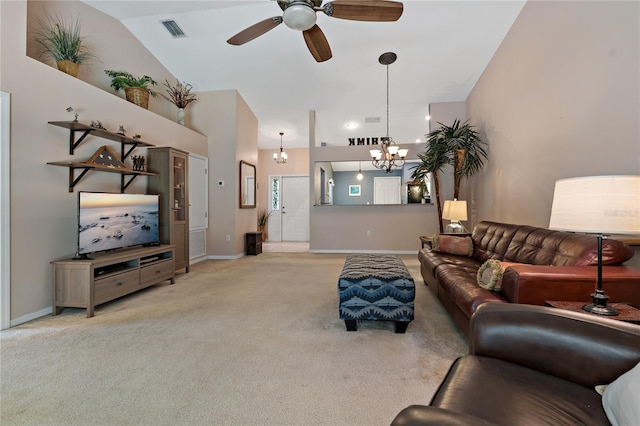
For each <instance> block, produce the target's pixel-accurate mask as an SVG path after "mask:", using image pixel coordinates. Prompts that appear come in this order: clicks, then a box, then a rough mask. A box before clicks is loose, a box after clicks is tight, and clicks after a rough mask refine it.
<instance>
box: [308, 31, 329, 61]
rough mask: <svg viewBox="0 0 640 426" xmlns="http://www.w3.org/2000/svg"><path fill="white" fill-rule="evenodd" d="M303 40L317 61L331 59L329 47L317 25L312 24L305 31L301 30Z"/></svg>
mask: <svg viewBox="0 0 640 426" xmlns="http://www.w3.org/2000/svg"><path fill="white" fill-rule="evenodd" d="M302 35H303V36H304V41H305V42H306V43H307V47H308V48H309V52H311V54H312V55H313V57H314V58H315V60H316V61H317V62H324V61H327V60H329V59H331V56H333V55H332V54H331V47H329V42H328V41H327V38H326V37H325V36H324V33H323V32H322V30H321V29H320V27H319V26H317V25H314V26H313V27H311V28H309V29H308V30H306V31H303V32H302Z"/></svg>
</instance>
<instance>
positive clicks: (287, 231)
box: [282, 176, 309, 241]
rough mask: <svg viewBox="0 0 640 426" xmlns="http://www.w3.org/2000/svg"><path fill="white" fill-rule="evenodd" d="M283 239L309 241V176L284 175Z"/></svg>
mask: <svg viewBox="0 0 640 426" xmlns="http://www.w3.org/2000/svg"><path fill="white" fill-rule="evenodd" d="M282 241H309V176H283V177H282Z"/></svg>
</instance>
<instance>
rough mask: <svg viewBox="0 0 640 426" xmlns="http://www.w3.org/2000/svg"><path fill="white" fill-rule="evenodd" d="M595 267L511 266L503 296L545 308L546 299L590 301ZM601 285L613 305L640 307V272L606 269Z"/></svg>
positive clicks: (513, 300) (625, 269) (616, 267)
mask: <svg viewBox="0 0 640 426" xmlns="http://www.w3.org/2000/svg"><path fill="white" fill-rule="evenodd" d="M596 280H597V267H596V266H548V265H526V264H519V265H512V266H510V267H508V268H507V269H506V270H505V272H504V275H503V277H502V288H501V290H500V292H501V293H502V295H503V296H504V297H505V298H506V299H507V300H508V301H509V302H512V303H526V304H529V305H544V302H545V300H572V301H578V302H590V301H591V297H590V295H591V293H593V291H594V289H595V285H596ZM602 283H603V288H604V290H605V292H606V293H607V294H608V295H609V297H610V298H611V301H613V302H625V303H629V304H631V305H633V306H636V307H638V308H640V269H637V268H633V267H630V266H604V267H603V268H602Z"/></svg>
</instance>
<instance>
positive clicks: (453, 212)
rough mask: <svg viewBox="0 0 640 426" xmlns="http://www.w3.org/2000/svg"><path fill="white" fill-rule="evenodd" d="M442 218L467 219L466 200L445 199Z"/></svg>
mask: <svg viewBox="0 0 640 426" xmlns="http://www.w3.org/2000/svg"><path fill="white" fill-rule="evenodd" d="M442 218H443V219H447V220H455V221H458V220H467V202H466V201H461V200H445V202H444V207H443V208H442Z"/></svg>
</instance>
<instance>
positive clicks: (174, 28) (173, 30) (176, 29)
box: [161, 19, 187, 38]
mask: <svg viewBox="0 0 640 426" xmlns="http://www.w3.org/2000/svg"><path fill="white" fill-rule="evenodd" d="M161 22H162V25H164V27H165V28H166V29H167V31H169V34H171V36H172V37H173V38H180V37H186V36H187V35H186V34H185V33H184V31H182V28H180V26H179V25H178V23H177V22H176V21H174V20H173V19H168V20H166V21H161Z"/></svg>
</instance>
